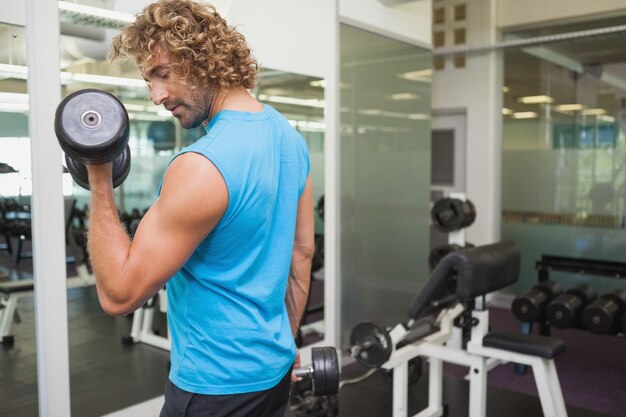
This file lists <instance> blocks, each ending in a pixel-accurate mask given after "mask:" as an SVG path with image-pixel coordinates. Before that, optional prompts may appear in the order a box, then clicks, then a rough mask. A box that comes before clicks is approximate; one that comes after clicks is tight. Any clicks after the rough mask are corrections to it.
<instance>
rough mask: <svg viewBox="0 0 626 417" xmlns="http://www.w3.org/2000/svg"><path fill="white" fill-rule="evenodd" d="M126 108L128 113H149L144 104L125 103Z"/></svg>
mask: <svg viewBox="0 0 626 417" xmlns="http://www.w3.org/2000/svg"><path fill="white" fill-rule="evenodd" d="M124 107H126V110H128V111H147V109H146V106H144V105H143V104H133V103H124Z"/></svg>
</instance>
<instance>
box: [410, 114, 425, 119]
mask: <svg viewBox="0 0 626 417" xmlns="http://www.w3.org/2000/svg"><path fill="white" fill-rule="evenodd" d="M409 119H411V120H430V114H424V113H410V114H409Z"/></svg>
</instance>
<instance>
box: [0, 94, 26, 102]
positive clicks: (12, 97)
mask: <svg viewBox="0 0 626 417" xmlns="http://www.w3.org/2000/svg"><path fill="white" fill-rule="evenodd" d="M0 101H3V102H5V103H28V94H24V93H0Z"/></svg>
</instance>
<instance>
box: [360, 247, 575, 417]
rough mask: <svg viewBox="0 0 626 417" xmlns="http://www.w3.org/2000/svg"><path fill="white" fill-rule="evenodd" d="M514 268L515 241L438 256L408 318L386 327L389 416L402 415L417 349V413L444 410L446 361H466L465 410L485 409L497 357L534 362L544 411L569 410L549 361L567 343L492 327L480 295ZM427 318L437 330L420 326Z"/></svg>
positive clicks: (508, 278) (508, 279)
mask: <svg viewBox="0 0 626 417" xmlns="http://www.w3.org/2000/svg"><path fill="white" fill-rule="evenodd" d="M519 269H520V253H519V249H518V248H517V246H516V245H515V244H514V243H512V242H501V243H496V244H491V245H485V246H480V247H476V248H470V249H464V250H461V251H458V252H453V253H450V254H449V255H447V256H445V257H444V258H443V259H442V261H441V262H440V263H439V264H438V265H437V267H436V268H435V269H434V270H433V272H432V274H431V276H430V279H429V280H428V282H427V283H426V285H425V286H424V288H423V290H422V291H421V292H420V293H419V294H418V295H417V297H416V298H415V299H414V300H413V302H412V303H411V305H410V307H409V310H408V314H409V317H410V320H409V322H408V323H407V324H399V325H397V326H395V327H394V328H393V329H391V330H389V332H388V334H389V340H390V341H391V343H390V348H391V352H390V354H389V358H388V359H387V361H386V362H385V363H384V364H383V365H382V368H385V369H388V370H393V417H406V416H407V412H408V410H407V403H408V375H409V361H410V360H411V359H413V358H415V357H417V356H423V357H427V358H428V361H429V376H428V377H429V395H428V406H427V407H426V408H425V409H424V410H422V411H420V412H419V413H418V414H416V415H415V417H434V416H442V415H443V414H444V406H443V395H442V391H443V362H449V363H454V364H457V365H462V366H466V367H468V368H469V374H468V379H469V384H470V387H469V390H470V395H469V414H468V415H469V417H485V416H486V399H487V374H488V371H489V369H490V368H491V366H492V365H493V364H494V363H500V362H514V363H519V364H525V365H529V366H532V368H533V373H534V377H535V383H536V384H537V390H538V392H539V398H540V402H541V406H542V409H543V414H544V416H545V417H566V416H567V411H566V409H565V403H564V401H563V395H562V392H561V387H560V384H559V379H558V375H557V372H556V367H555V366H554V361H553V359H554V358H555V357H556V356H557V355H558V354H560V353H561V352H563V351H564V350H565V344H564V343H563V342H562V341H561V340H559V339H555V338H552V337H546V336H531V335H524V334H519V333H506V332H489V311H488V310H487V309H486V306H485V297H484V296H485V295H486V294H488V293H490V292H493V291H496V290H499V289H501V288H504V287H507V286H509V285H511V284H513V283H514V282H516V281H517V279H518V277H519ZM424 322H428V323H430V324H429V326H431V327H432V326H433V325H434V330H432V329H431V330H430V333H426V334H424V332H420V331H417V329H419V327H420V326H421V323H424ZM422 327H423V326H422ZM463 330H465V332H466V333H467V334H469V337H468V340H466V342H463V340H462V339H463V338H462V337H461V341H460V343H459V341H458V340H455V338H459V331H461V334H462V333H463ZM464 344H465V347H463V345H464ZM367 349H368V348H367V347H363V348H362V349H357V351H359V350H363V351H367ZM353 356H354V355H353ZM357 360H359V359H358V357H357Z"/></svg>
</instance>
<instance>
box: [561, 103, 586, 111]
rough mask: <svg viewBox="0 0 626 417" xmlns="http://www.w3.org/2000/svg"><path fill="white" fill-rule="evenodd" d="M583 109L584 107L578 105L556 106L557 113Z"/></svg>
mask: <svg viewBox="0 0 626 417" xmlns="http://www.w3.org/2000/svg"><path fill="white" fill-rule="evenodd" d="M584 108H585V106H583V105H582V104H578V103H572V104H559V105H558V106H556V109H557V110H559V111H578V110H582V109H584Z"/></svg>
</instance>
